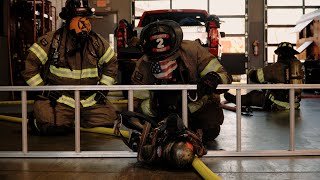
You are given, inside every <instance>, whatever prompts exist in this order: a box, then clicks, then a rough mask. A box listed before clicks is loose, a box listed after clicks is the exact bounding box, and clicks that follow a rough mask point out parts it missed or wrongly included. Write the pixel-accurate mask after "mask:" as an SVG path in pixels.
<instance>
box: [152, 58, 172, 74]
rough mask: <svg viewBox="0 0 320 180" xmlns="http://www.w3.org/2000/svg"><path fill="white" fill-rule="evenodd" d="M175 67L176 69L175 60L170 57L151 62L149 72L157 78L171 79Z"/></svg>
mask: <svg viewBox="0 0 320 180" xmlns="http://www.w3.org/2000/svg"><path fill="white" fill-rule="evenodd" d="M175 69H177V61H176V60H171V59H170V60H163V61H158V62H153V63H152V65H151V72H152V74H153V75H154V76H155V77H156V78H157V79H171V78H172V73H173V71H174V70H175Z"/></svg>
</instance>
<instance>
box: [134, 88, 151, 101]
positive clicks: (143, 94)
mask: <svg viewBox="0 0 320 180" xmlns="http://www.w3.org/2000/svg"><path fill="white" fill-rule="evenodd" d="M133 97H135V98H138V99H148V98H150V93H149V91H148V90H138V91H133Z"/></svg>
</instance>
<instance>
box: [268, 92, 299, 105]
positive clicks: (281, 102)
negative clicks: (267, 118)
mask: <svg viewBox="0 0 320 180" xmlns="http://www.w3.org/2000/svg"><path fill="white" fill-rule="evenodd" d="M269 99H270V100H271V101H272V102H273V103H275V104H276V105H278V106H281V107H284V108H286V109H290V103H288V102H283V101H279V100H276V99H275V98H274V96H273V95H272V94H270V95H269ZM299 106H300V105H299V103H295V104H294V108H298V107H299Z"/></svg>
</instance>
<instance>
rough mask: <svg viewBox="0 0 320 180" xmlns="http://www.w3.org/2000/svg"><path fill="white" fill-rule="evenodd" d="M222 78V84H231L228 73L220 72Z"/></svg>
mask: <svg viewBox="0 0 320 180" xmlns="http://www.w3.org/2000/svg"><path fill="white" fill-rule="evenodd" d="M218 75H219V76H220V79H221V80H222V84H229V78H228V76H227V75H226V74H222V73H218Z"/></svg>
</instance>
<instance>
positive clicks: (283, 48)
mask: <svg viewBox="0 0 320 180" xmlns="http://www.w3.org/2000/svg"><path fill="white" fill-rule="evenodd" d="M274 53H275V54H277V55H279V54H289V55H295V54H300V53H299V52H298V51H296V50H295V49H293V45H292V44H291V43H289V42H281V43H280V44H279V45H278V48H277V49H276V50H275V51H274Z"/></svg>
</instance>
